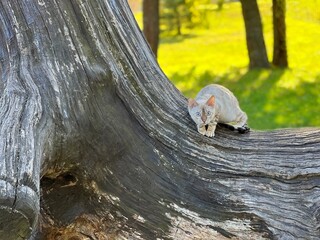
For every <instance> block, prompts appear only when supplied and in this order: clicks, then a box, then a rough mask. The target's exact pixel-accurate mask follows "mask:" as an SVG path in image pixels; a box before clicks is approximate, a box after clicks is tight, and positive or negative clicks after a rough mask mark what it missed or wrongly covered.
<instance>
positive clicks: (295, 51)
mask: <svg viewBox="0 0 320 240" xmlns="http://www.w3.org/2000/svg"><path fill="white" fill-rule="evenodd" d="M258 4H259V8H260V13H261V17H262V22H263V29H264V37H265V41H266V46H267V51H268V56H269V60H270V61H271V59H272V51H273V49H272V48H273V32H272V12H271V7H272V5H271V4H272V1H271V0H259V1H258ZM135 15H136V17H137V20H138V22H141V13H139V12H136V14H135ZM286 22H287V47H288V55H289V58H288V60H289V65H290V67H289V69H285V70H284V69H276V68H272V69H270V70H251V71H248V67H247V66H248V64H249V59H248V55H247V49H246V42H245V29H244V22H243V19H242V13H241V6H240V3H239V2H232V3H228V4H225V5H224V7H223V9H222V10H221V11H217V10H215V9H214V8H212V10H208V11H207V22H206V24H204V25H205V26H202V27H196V28H193V29H183V30H182V35H180V36H176V35H172V34H171V35H168V34H162V36H161V43H160V46H159V52H158V61H159V64H160V66H161V68H162V70H163V71H164V73H165V74H166V75H167V77H168V78H169V79H170V80H171V81H172V82H173V83H174V84H175V86H176V87H177V88H178V89H179V90H180V91H181V92H182V93H183V94H184V95H185V96H186V97H194V96H195V95H196V93H197V92H198V91H199V90H200V89H201V88H202V87H204V86H205V85H207V84H210V83H218V84H222V85H224V86H226V87H228V88H229V89H230V90H232V91H233V92H234V94H235V95H236V96H237V97H238V99H239V102H240V105H241V108H242V109H243V110H244V111H245V112H247V114H248V117H249V125H250V126H251V127H252V128H253V129H260V130H265V129H276V128H291V127H311V126H313V127H314V126H316V127H319V126H320V114H319V110H320V44H319V39H320V1H319V0H305V1H303V0H290V1H287V17H286Z"/></svg>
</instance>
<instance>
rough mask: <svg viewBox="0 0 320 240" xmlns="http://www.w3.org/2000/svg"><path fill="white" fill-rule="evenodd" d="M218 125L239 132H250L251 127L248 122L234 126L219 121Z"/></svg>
mask: <svg viewBox="0 0 320 240" xmlns="http://www.w3.org/2000/svg"><path fill="white" fill-rule="evenodd" d="M218 125H219V126H221V127H224V128H227V129H229V130H231V131H234V132H239V133H241V134H243V133H248V132H250V128H249V127H248V125H247V124H244V125H243V126H242V127H234V126H232V125H229V124H226V123H218Z"/></svg>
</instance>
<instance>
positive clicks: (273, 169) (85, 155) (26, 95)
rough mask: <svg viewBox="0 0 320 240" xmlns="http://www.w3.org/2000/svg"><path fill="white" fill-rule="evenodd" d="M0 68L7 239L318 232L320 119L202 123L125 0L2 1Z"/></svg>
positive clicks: (0, 229)
mask: <svg viewBox="0 0 320 240" xmlns="http://www.w3.org/2000/svg"><path fill="white" fill-rule="evenodd" d="M0 76H1V85H0V90H1V99H0V119H1V121H0V141H1V142H0V144H1V145H0V157H1V161H0V179H1V181H0V187H1V188H0V189H1V191H0V206H1V207H0V211H1V212H0V223H1V224H0V235H1V237H2V238H3V239H19V237H20V238H21V239H26V238H28V237H30V238H35V239H71V238H72V237H74V239H76V238H77V237H78V238H80V239H81V238H85V237H87V238H91V239H107V238H115V239H130V238H131V239H156V238H159V239H161V238H162V239H197V238H198V239H230V238H232V239H318V237H319V234H320V233H319V213H320V211H319V202H320V201H319V198H320V191H319V181H320V178H319V172H320V157H319V153H320V137H319V134H320V130H319V129H318V128H305V129H284V130H277V131H269V132H260V131H253V132H251V133H250V134H246V135H239V134H236V133H233V132H230V131H228V130H225V129H222V128H218V129H217V132H216V136H215V138H213V139H209V138H206V137H203V136H200V134H198V133H197V131H196V129H195V126H194V124H193V123H192V121H191V119H190V118H189V116H188V113H187V108H186V105H187V102H186V99H185V98H184V97H183V96H182V95H181V93H180V92H179V91H178V90H177V89H176V88H175V87H174V86H173V85H172V84H171V83H170V81H168V79H167V78H166V77H165V76H164V74H163V73H162V71H161V70H160V68H159V66H158V65H157V63H156V61H155V59H154V57H153V54H152V52H151V50H150V48H149V47H148V46H147V43H146V42H145V40H144V38H143V36H142V33H141V31H140V30H139V29H138V27H137V25H136V23H135V21H134V18H133V16H132V14H131V11H130V9H129V7H128V5H127V2H126V1H125V0H118V1H117V0H110V1H103V0H92V1H81V0H69V1H66V0H54V1H49V0H48V1H35V0H28V1H17V0H15V1H12V0H1V1H0ZM40 179H41V181H40ZM40 186H41V187H40ZM40 188H41V194H40ZM30 234H31V236H30Z"/></svg>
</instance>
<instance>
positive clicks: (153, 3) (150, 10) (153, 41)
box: [143, 0, 159, 57]
mask: <svg viewBox="0 0 320 240" xmlns="http://www.w3.org/2000/svg"><path fill="white" fill-rule="evenodd" d="M143 33H144V35H145V37H146V39H147V41H148V43H149V45H150V47H151V49H152V52H153V53H154V55H155V56H156V57H157V55H158V45H159V0H143Z"/></svg>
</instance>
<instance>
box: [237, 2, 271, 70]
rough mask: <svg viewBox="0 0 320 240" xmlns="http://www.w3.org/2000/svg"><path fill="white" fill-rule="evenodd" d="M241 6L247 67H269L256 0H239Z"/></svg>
mask: <svg viewBox="0 0 320 240" xmlns="http://www.w3.org/2000/svg"><path fill="white" fill-rule="evenodd" d="M241 6H242V15H243V19H244V23H245V28H246V39H247V48H248V54H249V60H250V63H249V68H250V69H252V68H269V67H270V64H269V61H268V55H267V50H266V45H265V42H264V38H263V31H262V22H261V17H260V12H259V8H258V4H257V0H241Z"/></svg>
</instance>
